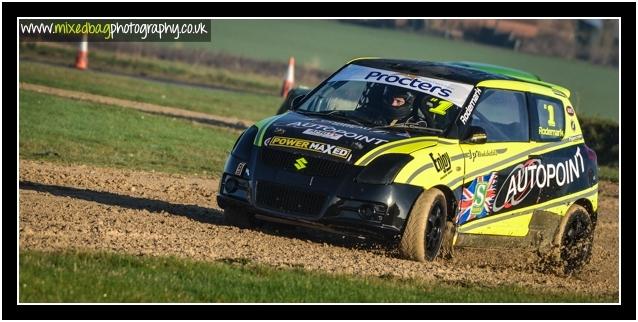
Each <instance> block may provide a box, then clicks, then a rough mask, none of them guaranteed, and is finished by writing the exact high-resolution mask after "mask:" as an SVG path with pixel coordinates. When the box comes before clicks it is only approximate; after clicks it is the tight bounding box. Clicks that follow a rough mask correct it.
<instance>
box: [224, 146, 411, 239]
mask: <svg viewBox="0 0 638 322" xmlns="http://www.w3.org/2000/svg"><path fill="white" fill-rule="evenodd" d="M231 158H232V157H231ZM229 161H231V162H230V163H231V164H232V163H233V162H232V160H229ZM253 164H254V166H253V167H251V168H250V169H251V170H250V171H249V173H250V175H248V176H247V175H245V174H244V175H239V176H238V175H235V174H231V172H232V170H231V169H234V167H232V166H231V167H229V168H230V169H226V170H227V171H226V172H225V173H224V174H223V176H222V180H221V182H220V188H219V193H218V195H217V203H218V205H219V206H220V207H221V208H226V207H241V208H244V209H246V210H248V211H250V212H253V213H255V214H257V215H260V216H263V217H264V218H263V219H267V220H268V219H272V220H273V221H283V222H287V223H292V224H298V225H300V226H311V227H316V228H318V229H324V230H332V231H338V232H343V233H355V234H363V235H373V236H376V237H381V238H389V237H395V236H397V235H399V234H401V233H402V231H403V226H404V224H405V221H406V220H407V216H408V214H409V212H410V209H411V208H412V205H413V204H414V201H415V200H416V198H418V196H419V194H420V193H421V192H422V191H423V189H422V188H420V187H417V186H413V185H407V184H398V183H393V184H388V185H381V184H366V183H359V182H356V180H355V178H356V176H357V174H358V173H359V171H360V170H361V169H362V168H360V167H355V166H350V167H348V169H347V170H346V171H344V173H343V174H342V175H340V176H335V177H321V176H309V175H305V174H303V173H298V172H294V171H290V170H285V169H278V168H276V167H271V166H268V165H265V164H262V163H257V162H255V163H253ZM227 168H228V167H227ZM228 170H231V171H228Z"/></svg>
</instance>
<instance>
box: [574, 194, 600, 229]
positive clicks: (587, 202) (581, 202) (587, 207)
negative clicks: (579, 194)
mask: <svg viewBox="0 0 638 322" xmlns="http://www.w3.org/2000/svg"><path fill="white" fill-rule="evenodd" d="M574 204H575V205H579V206H581V207H583V208H585V210H587V212H588V213H589V216H590V217H591V222H592V225H593V226H594V227H596V223H597V222H598V213H597V212H595V211H594V206H593V205H592V203H591V201H590V200H589V199H587V198H580V199H578V200H576V201H574Z"/></svg>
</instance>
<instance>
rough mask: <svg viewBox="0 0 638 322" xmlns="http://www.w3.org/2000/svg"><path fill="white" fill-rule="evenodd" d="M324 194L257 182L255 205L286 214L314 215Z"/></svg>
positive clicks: (317, 212) (324, 196)
mask: <svg viewBox="0 0 638 322" xmlns="http://www.w3.org/2000/svg"><path fill="white" fill-rule="evenodd" d="M325 200H326V195H324V194H321V193H317V192H312V191H303V190H300V189H299V188H294V187H289V186H285V185H280V184H276V183H272V182H268V181H258V182H257V206H259V207H263V208H268V209H271V210H277V211H281V212H284V213H288V214H296V215H305V216H316V215H318V214H319V212H320V211H321V207H322V206H323V204H324V202H325Z"/></svg>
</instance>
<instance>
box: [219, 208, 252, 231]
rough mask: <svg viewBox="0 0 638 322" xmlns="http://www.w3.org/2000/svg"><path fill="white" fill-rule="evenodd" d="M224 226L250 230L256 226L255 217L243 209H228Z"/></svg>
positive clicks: (225, 210)
mask: <svg viewBox="0 0 638 322" xmlns="http://www.w3.org/2000/svg"><path fill="white" fill-rule="evenodd" d="M224 224H226V225H230V226H235V227H239V228H250V227H253V226H254V225H255V216H254V215H253V214H252V213H250V212H248V211H246V210H245V209H243V208H237V207H227V208H226V209H224Z"/></svg>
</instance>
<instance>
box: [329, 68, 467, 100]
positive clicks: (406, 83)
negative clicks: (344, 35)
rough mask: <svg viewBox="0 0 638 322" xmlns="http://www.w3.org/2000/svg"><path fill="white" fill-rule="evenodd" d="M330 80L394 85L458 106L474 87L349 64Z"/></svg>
mask: <svg viewBox="0 0 638 322" xmlns="http://www.w3.org/2000/svg"><path fill="white" fill-rule="evenodd" d="M330 81H331V82H336V81H365V82H374V83H381V84H388V85H394V86H398V87H403V88H407V89H411V90H415V91H419V92H423V93H427V94H429V95H433V96H436V97H438V98H443V99H446V100H448V101H450V102H452V103H454V104H455V105H457V106H461V105H463V103H464V102H465V99H466V98H467V96H468V95H469V93H470V91H471V90H472V87H473V86H472V85H468V84H463V83H456V82H450V81H445V80H442V79H435V78H428V77H423V76H414V75H408V74H402V73H400V72H394V71H389V70H384V69H378V68H371V67H365V66H359V65H350V66H347V67H346V68H344V69H343V70H342V71H341V72H340V73H339V74H337V75H335V76H334V77H332V78H331V79H330Z"/></svg>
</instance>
